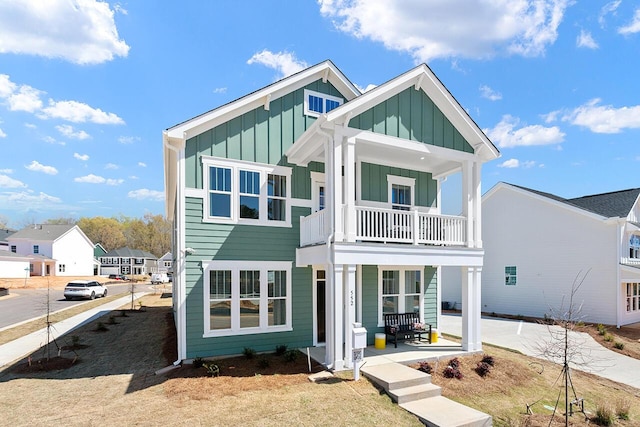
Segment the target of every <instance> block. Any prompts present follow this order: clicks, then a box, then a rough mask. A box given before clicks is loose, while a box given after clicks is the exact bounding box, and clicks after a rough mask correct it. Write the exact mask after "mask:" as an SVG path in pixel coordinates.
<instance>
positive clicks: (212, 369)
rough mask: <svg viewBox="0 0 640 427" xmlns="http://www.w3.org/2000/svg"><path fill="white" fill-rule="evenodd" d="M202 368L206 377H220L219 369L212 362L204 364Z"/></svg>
mask: <svg viewBox="0 0 640 427" xmlns="http://www.w3.org/2000/svg"><path fill="white" fill-rule="evenodd" d="M202 366H204V369H205V370H206V371H207V375H209V376H210V377H217V376H218V375H220V368H219V367H218V365H216V364H215V363H213V362H205V363H204V364H203V365H202Z"/></svg>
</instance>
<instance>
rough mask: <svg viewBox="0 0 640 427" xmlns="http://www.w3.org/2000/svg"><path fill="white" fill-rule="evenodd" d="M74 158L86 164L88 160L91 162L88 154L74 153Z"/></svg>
mask: <svg viewBox="0 0 640 427" xmlns="http://www.w3.org/2000/svg"><path fill="white" fill-rule="evenodd" d="M73 157H75V158H76V159H78V160H82V161H83V162H86V161H87V160H89V155H88V154H79V153H73Z"/></svg>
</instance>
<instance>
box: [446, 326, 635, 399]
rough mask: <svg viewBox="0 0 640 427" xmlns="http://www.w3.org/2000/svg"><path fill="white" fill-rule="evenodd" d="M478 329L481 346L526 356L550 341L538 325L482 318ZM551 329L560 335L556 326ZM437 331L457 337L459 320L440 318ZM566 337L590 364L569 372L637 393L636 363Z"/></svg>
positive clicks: (579, 337) (575, 335)
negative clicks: (620, 386)
mask: <svg viewBox="0 0 640 427" xmlns="http://www.w3.org/2000/svg"><path fill="white" fill-rule="evenodd" d="M481 328H482V329H481V335H482V342H483V343H487V344H492V345H496V346H499V347H504V348H510V349H513V350H518V351H520V352H521V353H523V354H526V355H527V356H533V357H540V351H539V350H537V348H538V346H539V345H540V344H541V343H545V342H549V340H550V334H549V326H547V325H541V324H538V323H530V322H524V321H519V320H508V319H496V318H485V317H483V318H482V321H481ZM551 328H553V329H552V330H553V331H562V328H560V327H559V326H552V327H551ZM439 330H440V332H441V333H446V334H450V335H455V336H458V337H459V336H461V335H462V318H461V317H460V316H459V315H450V314H445V315H442V324H441V325H440V328H439ZM569 337H570V339H571V340H572V341H573V342H574V343H575V345H579V346H580V353H581V354H582V355H583V359H585V360H590V361H591V363H589V364H588V366H572V368H573V369H576V370H580V371H584V372H589V373H592V374H594V375H598V376H600V377H603V378H607V379H610V380H612V381H616V382H619V383H622V384H627V385H630V386H632V387H635V388H638V389H640V360H638V359H634V358H631V357H628V356H624V355H622V354H619V353H616V352H614V351H611V350H609V349H607V348H605V347H603V346H601V345H600V344H598V343H597V342H596V341H595V340H594V339H593V338H592V337H591V336H590V335H589V334H587V333H584V332H571V333H570V335H569Z"/></svg>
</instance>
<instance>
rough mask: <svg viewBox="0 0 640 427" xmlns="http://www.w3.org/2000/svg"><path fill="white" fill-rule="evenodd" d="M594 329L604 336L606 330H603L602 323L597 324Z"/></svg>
mask: <svg viewBox="0 0 640 427" xmlns="http://www.w3.org/2000/svg"><path fill="white" fill-rule="evenodd" d="M596 329H597V330H598V333H599V334H600V335H604V334H606V333H607V328H605V326H604V325H603V324H602V323H598V326H596Z"/></svg>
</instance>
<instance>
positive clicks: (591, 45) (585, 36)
mask: <svg viewBox="0 0 640 427" xmlns="http://www.w3.org/2000/svg"><path fill="white" fill-rule="evenodd" d="M576 46H578V47H586V48H588V49H597V48H598V43H596V41H595V40H594V39H593V36H592V35H591V33H590V32H588V31H585V30H580V35H579V36H578V38H577V39H576Z"/></svg>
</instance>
